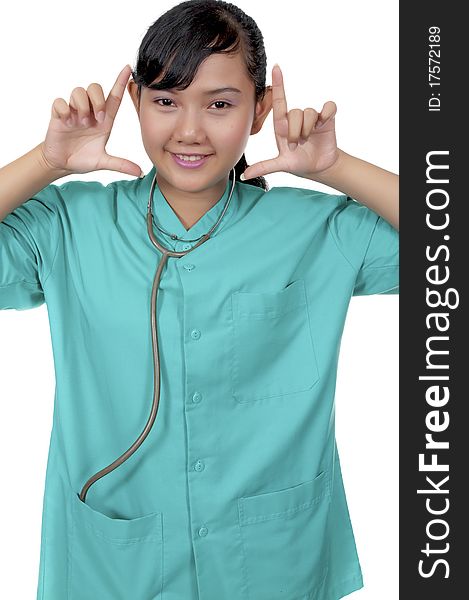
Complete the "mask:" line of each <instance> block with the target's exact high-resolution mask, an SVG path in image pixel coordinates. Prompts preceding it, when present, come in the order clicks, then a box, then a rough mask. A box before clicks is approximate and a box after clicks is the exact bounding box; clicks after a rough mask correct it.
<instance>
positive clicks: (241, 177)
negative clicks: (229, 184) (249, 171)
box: [239, 173, 246, 181]
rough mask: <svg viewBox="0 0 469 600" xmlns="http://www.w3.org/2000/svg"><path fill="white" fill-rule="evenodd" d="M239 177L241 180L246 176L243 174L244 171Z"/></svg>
mask: <svg viewBox="0 0 469 600" xmlns="http://www.w3.org/2000/svg"><path fill="white" fill-rule="evenodd" d="M239 178H240V179H241V181H245V180H246V177H245V176H244V173H241V175H240V176H239Z"/></svg>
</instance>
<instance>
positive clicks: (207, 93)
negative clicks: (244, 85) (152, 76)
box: [148, 84, 242, 96]
mask: <svg viewBox="0 0 469 600" xmlns="http://www.w3.org/2000/svg"><path fill="white" fill-rule="evenodd" d="M155 85H156V84H155ZM153 86H154V84H150V85H149V86H148V87H149V88H150V89H151V90H155V89H156V88H155V87H153ZM157 91H159V92H165V91H166V92H172V93H173V94H178V93H179V92H178V91H177V90H174V89H172V88H170V89H166V90H157ZM224 92H235V93H236V94H242V92H241V90H238V88H235V87H222V88H217V89H216V90H205V92H202V94H203V95H205V96H211V95H213V94H221V93H224Z"/></svg>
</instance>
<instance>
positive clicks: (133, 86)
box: [127, 79, 140, 116]
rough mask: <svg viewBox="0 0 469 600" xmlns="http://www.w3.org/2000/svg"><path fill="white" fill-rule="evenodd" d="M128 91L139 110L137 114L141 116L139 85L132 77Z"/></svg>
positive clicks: (136, 108)
mask: <svg viewBox="0 0 469 600" xmlns="http://www.w3.org/2000/svg"><path fill="white" fill-rule="evenodd" d="M127 91H128V92H129V94H130V97H131V98H132V102H133V105H134V106H135V110H136V111H137V114H138V115H139V116H140V107H139V105H138V96H137V91H138V85H137V84H136V83H135V81H134V80H133V79H131V80H130V81H129V82H128V83H127Z"/></svg>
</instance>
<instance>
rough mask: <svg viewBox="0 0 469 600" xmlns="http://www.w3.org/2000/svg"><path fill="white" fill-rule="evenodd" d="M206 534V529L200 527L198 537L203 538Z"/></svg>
mask: <svg viewBox="0 0 469 600" xmlns="http://www.w3.org/2000/svg"><path fill="white" fill-rule="evenodd" d="M207 533H208V529H207V528H206V527H201V528H200V529H199V536H200V537H205V536H206V535H207Z"/></svg>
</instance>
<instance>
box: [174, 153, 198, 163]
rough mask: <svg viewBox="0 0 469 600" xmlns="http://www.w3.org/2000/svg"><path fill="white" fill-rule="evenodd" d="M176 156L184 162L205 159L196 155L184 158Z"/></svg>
mask: <svg viewBox="0 0 469 600" xmlns="http://www.w3.org/2000/svg"><path fill="white" fill-rule="evenodd" d="M176 156H177V157H178V158H180V159H181V160H186V161H188V162H194V161H196V160H201V159H202V158H205V157H204V155H198V154H191V155H190V156H186V155H185V154H176Z"/></svg>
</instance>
